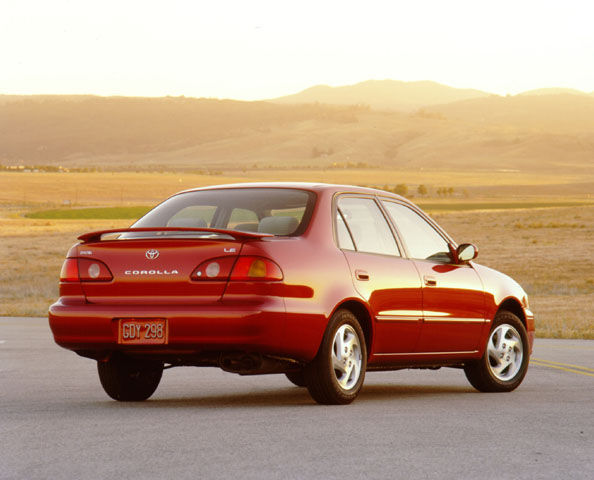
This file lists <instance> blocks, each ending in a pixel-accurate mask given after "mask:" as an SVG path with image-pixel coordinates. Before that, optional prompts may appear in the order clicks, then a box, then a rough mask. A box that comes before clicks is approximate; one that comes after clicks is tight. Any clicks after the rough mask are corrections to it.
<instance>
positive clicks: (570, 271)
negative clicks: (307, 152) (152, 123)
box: [0, 170, 594, 338]
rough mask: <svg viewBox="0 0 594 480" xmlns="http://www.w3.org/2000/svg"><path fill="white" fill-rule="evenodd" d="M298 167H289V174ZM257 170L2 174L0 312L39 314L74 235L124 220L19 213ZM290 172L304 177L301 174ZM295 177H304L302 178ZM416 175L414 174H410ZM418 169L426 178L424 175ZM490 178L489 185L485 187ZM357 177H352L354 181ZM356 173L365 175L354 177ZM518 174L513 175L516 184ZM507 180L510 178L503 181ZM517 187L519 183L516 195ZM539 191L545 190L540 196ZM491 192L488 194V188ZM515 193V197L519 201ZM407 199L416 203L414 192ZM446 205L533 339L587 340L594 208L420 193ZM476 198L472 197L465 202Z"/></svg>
mask: <svg viewBox="0 0 594 480" xmlns="http://www.w3.org/2000/svg"><path fill="white" fill-rule="evenodd" d="M295 172H297V171H293V172H292V173H295ZM261 173H263V172H258V171H253V172H251V173H250V175H249V176H243V177H242V176H240V175H230V174H226V175H222V176H208V175H186V174H179V173H178V174H173V173H166V174H154V173H141V174H133V173H117V174H115V173H114V174H111V173H95V174H93V173H85V174H82V173H81V174H49V173H30V174H27V173H0V204H1V207H0V259H2V264H3V267H4V268H3V269H2V270H1V271H0V286H1V289H0V315H16V316H19V315H23V316H28V315H33V316H43V315H45V314H46V312H47V307H48V305H49V304H50V303H51V302H53V301H54V300H55V299H56V298H57V295H58V289H57V279H58V276H59V271H60V267H61V264H62V261H63V258H64V255H65V253H66V251H67V250H68V248H69V247H70V246H71V245H72V244H74V243H75V242H76V237H77V236H78V235H79V234H81V233H83V232H85V231H90V230H96V229H103V228H113V227H124V226H128V225H129V224H130V223H131V221H130V220H53V219H52V220H36V219H27V218H24V217H23V216H22V214H23V213H25V212H28V211H34V210H41V209H44V208H48V207H51V206H60V205H62V204H63V203H64V202H65V201H68V202H70V203H71V204H75V205H78V204H80V205H138V204H145V205H151V204H154V203H156V202H157V201H159V200H161V199H163V198H164V197H166V196H167V195H169V194H171V193H174V192H176V191H179V190H181V189H184V188H189V187H194V186H200V185H208V184H213V183H227V182H235V181H251V180H255V179H257V176H258V175H260V174H261ZM286 173H288V172H286V171H276V172H268V175H261V177H264V179H266V180H270V179H283V175H284V174H286ZM297 173H298V175H297V174H295V177H298V178H290V177H288V178H284V179H285V180H305V179H307V176H306V173H307V172H306V171H300V172H297ZM317 173H320V174H321V175H322V174H323V173H324V172H322V171H320V172H316V175H312V172H311V171H310V172H309V175H310V177H309V179H310V180H312V177H313V176H317ZM327 173H328V177H323V178H313V179H314V180H317V181H319V180H324V181H335V182H341V183H367V184H385V183H388V184H396V183H400V182H401V181H403V180H402V178H404V177H406V178H407V179H410V180H408V181H409V182H410V185H411V186H412V185H413V184H414V182H418V183H421V182H424V183H426V184H428V185H439V184H440V183H442V182H444V183H445V181H446V179H447V180H448V184H449V185H456V187H457V188H462V187H463V186H465V185H467V186H468V187H469V188H470V187H471V186H472V185H474V186H476V185H479V186H480V185H481V184H482V185H485V186H491V187H492V185H493V184H497V181H496V179H494V178H493V177H492V175H488V174H485V175H484V176H482V174H480V173H478V174H477V173H474V174H470V173H469V174H465V175H467V177H465V175H463V174H460V175H459V176H456V175H455V174H451V173H450V174H447V173H443V172H442V173H433V174H428V173H420V172H412V171H410V172H406V171H398V172H395V171H388V172H386V171H383V172H382V171H379V170H375V171H373V172H371V173H369V177H365V176H358V173H359V172H357V171H332V170H330V171H327ZM301 175H302V176H303V177H305V178H301ZM415 175H416V176H415ZM422 175H425V177H422ZM489 177H491V182H490V183H489V182H488V180H489ZM358 178H359V179H360V180H359V181H357V179H358ZM361 179H363V180H361ZM525 180H526V179H518V185H520V184H521V183H520V181H525ZM553 180H554V181H555V183H557V184H561V183H563V182H565V183H566V184H567V185H569V186H571V185H572V181H573V182H575V181H576V180H578V179H575V178H571V176H570V175H567V176H566V177H563V176H557V177H556V178H555V179H552V178H548V177H547V176H543V177H541V178H540V179H538V178H536V179H534V178H533V179H532V182H533V183H532V184H533V185H534V184H535V182H536V184H540V185H541V186H542V187H543V188H544V187H546V184H547V182H550V181H553ZM509 181H510V180H508V184H507V185H509ZM521 191H522V188H521V187H518V192H521ZM544 191H546V190H543V192H544ZM491 192H492V190H491ZM522 198H523V197H522V195H521V193H520V194H517V195H516V196H515V197H514V199H513V201H514V205H517V203H518V199H520V201H521V199H522ZM576 199H579V200H580V201H584V202H587V201H589V198H588V195H583V194H581V195H570V196H568V197H550V196H548V197H547V196H545V195H541V196H538V197H534V198H532V197H531V201H534V200H536V201H539V200H540V201H542V202H543V205H546V203H547V202H549V203H550V202H552V201H568V200H573V201H575V200H576ZM415 200H421V199H419V198H416V199H415ZM424 200H425V201H427V202H429V201H431V203H435V202H436V201H441V202H449V203H451V204H452V211H446V212H443V211H441V210H439V211H436V212H435V215H434V217H435V218H436V219H437V221H438V222H439V223H440V224H441V225H442V226H443V227H444V228H445V229H446V230H448V231H449V232H450V233H451V234H452V236H453V237H454V238H455V239H456V240H457V241H459V242H474V243H476V244H477V245H478V246H479V249H480V252H481V253H480V255H479V259H478V260H479V262H480V263H482V264H484V265H487V266H490V267H493V268H496V269H498V270H501V271H503V272H505V273H507V274H509V275H511V276H512V277H514V278H515V279H516V280H517V281H518V282H520V284H522V285H523V286H524V287H525V289H526V290H527V291H528V293H529V295H530V300H531V307H532V309H533V310H534V311H535V314H536V318H537V335H538V336H541V337H557V338H594V319H593V316H592V311H593V310H594V242H593V241H592V239H593V238H594V205H589V206H573V207H557V208H530V209H517V208H516V209H500V210H483V211H464V212H463V211H456V204H462V203H464V202H465V199H464V198H455V199H437V198H431V199H424ZM472 200H476V198H471V199H470V200H469V201H472ZM482 200H486V201H493V202H495V201H497V202H501V201H505V200H510V199H509V198H508V197H507V196H504V195H492V196H490V197H488V198H487V197H485V198H483V199H482Z"/></svg>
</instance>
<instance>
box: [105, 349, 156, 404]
mask: <svg viewBox="0 0 594 480" xmlns="http://www.w3.org/2000/svg"><path fill="white" fill-rule="evenodd" d="M97 371H98V372H99V380H100V381H101V385H102V386H103V390H105V393H107V395H109V396H110V397H111V398H113V399H114V400H118V401H120V402H140V401H143V400H146V399H147V398H149V397H150V396H151V395H152V394H153V393H154V392H155V390H156V389H157V387H158V386H159V382H160V381H161V376H162V375H163V363H161V362H156V361H151V360H136V359H133V358H129V357H125V356H123V355H114V356H112V357H111V358H110V359H109V360H108V361H106V362H97Z"/></svg>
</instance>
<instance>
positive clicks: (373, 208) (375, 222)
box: [338, 197, 400, 256]
mask: <svg viewBox="0 0 594 480" xmlns="http://www.w3.org/2000/svg"><path fill="white" fill-rule="evenodd" d="M338 209H339V211H340V213H341V214H342V217H343V218H344V220H345V222H346V223H347V225H348V227H349V230H350V231H351V234H352V235H353V240H354V243H355V248H356V250H357V251H358V252H366V253H379V254H382V255H397V256H400V253H399V251H398V246H397V244H396V240H395V239H394V235H392V231H391V230H390V227H389V226H388V222H387V221H386V219H385V218H384V215H383V214H382V212H381V210H380V209H379V207H378V206H377V204H376V203H375V201H374V200H373V199H371V198H355V197H343V198H341V199H340V200H339V201H338ZM339 225H340V224H339ZM345 248H346V247H345Z"/></svg>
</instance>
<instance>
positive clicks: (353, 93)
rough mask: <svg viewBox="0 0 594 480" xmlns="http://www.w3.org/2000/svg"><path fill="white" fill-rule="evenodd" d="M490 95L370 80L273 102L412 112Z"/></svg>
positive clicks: (320, 88)
mask: <svg viewBox="0 0 594 480" xmlns="http://www.w3.org/2000/svg"><path fill="white" fill-rule="evenodd" d="M488 95H490V94H489V93H486V92H482V91H480V90H473V89H461V88H453V87H448V86H446V85H442V84H440V83H436V82H430V81H421V82H401V81H398V80H368V81H366V82H361V83H357V84H355V85H347V86H342V87H329V86H327V85H318V86H315V87H311V88H308V89H306V90H303V91H302V92H299V93H296V94H294V95H288V96H285V97H280V98H275V99H273V100H271V101H272V102H275V103H285V104H286V103H291V104H295V103H316V102H317V103H326V104H331V105H368V106H369V107H371V108H373V109H377V110H402V111H412V110H416V109H417V108H420V107H424V106H430V105H437V104H442V103H450V102H455V101H458V100H466V99H471V98H480V97H486V96H488Z"/></svg>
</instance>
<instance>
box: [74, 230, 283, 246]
mask: <svg viewBox="0 0 594 480" xmlns="http://www.w3.org/2000/svg"><path fill="white" fill-rule="evenodd" d="M128 232H130V233H134V232H196V233H218V234H221V235H229V236H230V237H233V238H234V239H235V240H239V241H245V240H257V239H260V238H265V237H274V235H272V234H271V233H255V232H240V231H238V230H227V229H222V228H185V227H150V228H116V229H113V230H99V231H97V232H90V233H85V234H84V235H81V236H80V237H78V239H79V240H80V241H82V242H83V243H91V242H100V241H101V240H102V238H101V237H102V236H103V235H108V234H110V233H128Z"/></svg>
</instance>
